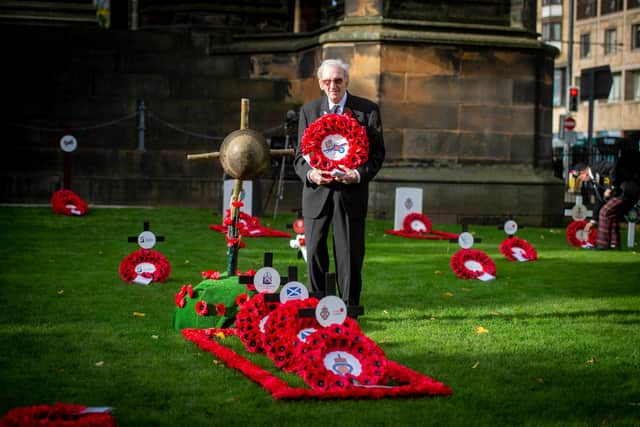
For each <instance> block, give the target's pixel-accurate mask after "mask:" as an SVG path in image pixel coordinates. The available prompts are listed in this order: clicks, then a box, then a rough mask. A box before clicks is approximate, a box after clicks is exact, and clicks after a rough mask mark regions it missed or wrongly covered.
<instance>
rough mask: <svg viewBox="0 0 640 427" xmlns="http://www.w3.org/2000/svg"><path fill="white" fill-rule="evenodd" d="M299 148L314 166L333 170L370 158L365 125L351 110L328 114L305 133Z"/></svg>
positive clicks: (362, 162)
mask: <svg viewBox="0 0 640 427" xmlns="http://www.w3.org/2000/svg"><path fill="white" fill-rule="evenodd" d="M300 151H301V152H302V155H303V157H304V159H305V160H306V161H307V163H309V165H310V166H311V167H313V168H317V169H322V170H324V171H333V170H335V169H338V167H339V166H340V165H343V166H346V167H348V168H350V169H355V168H357V167H358V166H361V165H362V164H364V163H365V162H366V161H367V159H368V158H369V139H368V137H367V132H366V130H365V128H364V127H363V126H362V125H360V123H358V121H357V120H356V119H354V118H353V117H351V116H350V115H348V114H325V115H324V116H322V117H320V118H319V119H317V120H316V121H315V122H313V123H311V124H310V125H309V127H308V128H307V129H305V131H304V134H303V135H302V142H301V144H300Z"/></svg>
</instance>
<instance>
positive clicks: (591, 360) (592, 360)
mask: <svg viewBox="0 0 640 427" xmlns="http://www.w3.org/2000/svg"><path fill="white" fill-rule="evenodd" d="M595 361H596V359H595V357H592V358H591V359H587V361H586V362H585V363H586V364H587V365H593V364H594V363H595Z"/></svg>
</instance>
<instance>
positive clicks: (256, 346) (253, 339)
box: [235, 294, 280, 353]
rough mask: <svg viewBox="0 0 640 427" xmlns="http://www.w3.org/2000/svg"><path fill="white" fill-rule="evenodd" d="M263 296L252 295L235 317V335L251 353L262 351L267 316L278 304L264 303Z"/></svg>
mask: <svg viewBox="0 0 640 427" xmlns="http://www.w3.org/2000/svg"><path fill="white" fill-rule="evenodd" d="M264 295H265V294H257V295H254V296H253V297H252V298H251V299H250V300H249V301H247V302H246V303H244V304H243V305H242V307H240V311H238V314H237V316H236V321H235V325H236V330H237V335H238V337H239V338H240V341H242V342H243V343H244V345H245V347H246V349H247V351H249V352H251V353H256V352H262V351H264V347H263V343H264V339H265V335H264V324H265V322H266V321H267V320H268V318H267V316H269V314H270V313H271V312H272V311H273V310H274V309H275V308H276V307H277V306H278V305H279V304H280V303H278V302H265V300H264Z"/></svg>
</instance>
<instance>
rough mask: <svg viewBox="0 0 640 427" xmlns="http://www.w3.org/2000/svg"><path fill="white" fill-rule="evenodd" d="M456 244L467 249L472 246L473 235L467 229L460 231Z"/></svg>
mask: <svg viewBox="0 0 640 427" xmlns="http://www.w3.org/2000/svg"><path fill="white" fill-rule="evenodd" d="M458 244H459V245H460V247H461V248H462V249H469V248H470V247H471V246H473V235H472V234H471V233H469V232H467V231H464V232H462V233H460V235H459V236H458Z"/></svg>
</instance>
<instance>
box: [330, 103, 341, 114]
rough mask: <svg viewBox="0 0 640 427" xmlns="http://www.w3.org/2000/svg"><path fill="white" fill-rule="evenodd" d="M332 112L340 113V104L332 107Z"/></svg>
mask: <svg viewBox="0 0 640 427" xmlns="http://www.w3.org/2000/svg"><path fill="white" fill-rule="evenodd" d="M331 114H340V104H336V105H334V106H333V108H332V109H331Z"/></svg>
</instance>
